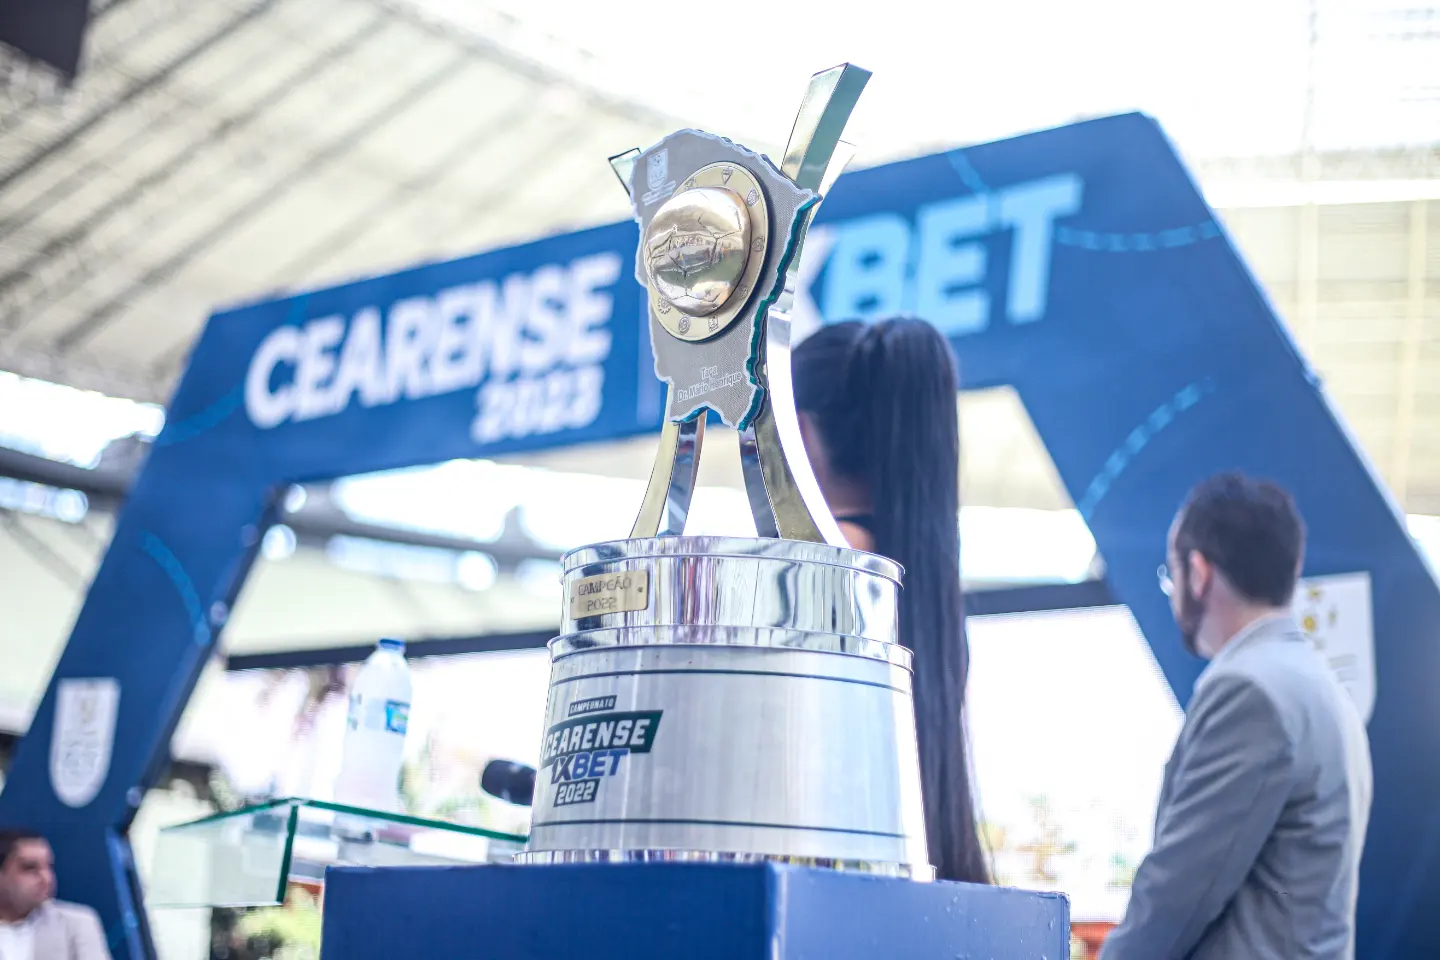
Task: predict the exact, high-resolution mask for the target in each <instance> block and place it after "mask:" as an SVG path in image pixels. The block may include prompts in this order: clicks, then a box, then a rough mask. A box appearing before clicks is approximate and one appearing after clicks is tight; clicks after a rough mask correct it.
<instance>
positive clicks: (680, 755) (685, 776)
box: [517, 537, 934, 879]
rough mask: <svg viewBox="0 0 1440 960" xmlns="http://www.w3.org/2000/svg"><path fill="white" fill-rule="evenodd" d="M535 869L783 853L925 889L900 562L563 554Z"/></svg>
mask: <svg viewBox="0 0 1440 960" xmlns="http://www.w3.org/2000/svg"><path fill="white" fill-rule="evenodd" d="M564 567H565V574H564V581H565V591H566V596H567V598H569V600H568V605H567V609H566V611H565V621H564V627H563V628H562V629H563V633H562V635H561V636H559V637H557V638H556V639H555V640H553V641H551V643H550V650H551V654H552V657H553V666H552V669H551V677H550V697H549V703H548V706H547V710H546V735H545V740H544V745H543V748H542V753H541V765H540V766H541V769H540V772H539V777H538V779H537V786H536V792H535V804H534V810H535V814H534V821H533V823H532V825H531V833H530V842H529V845H528V846H527V848H526V851H525V852H524V853H522V854H520V855H519V856H518V858H517V859H518V860H519V861H520V862H525V863H575V862H589V861H612V860H620V861H626V860H702V861H703V860H722V861H724V860H733V861H747V860H778V861H784V862H791V863H802V864H809V865H816V866H830V867H836V868H839V869H850V870H858V871H864V872H870V873H878V874H884V875H889V876H900V877H912V878H915V879H930V878H931V877H933V875H934V871H933V869H932V868H931V867H930V865H929V864H928V862H927V861H926V848H925V827H924V814H923V810H922V807H921V798H920V770H919V761H918V752H917V749H916V744H915V721H914V709H913V705H912V702H911V674H910V653H909V651H908V650H906V649H905V648H904V647H902V646H900V645H899V644H898V643H897V642H896V601H897V596H898V591H899V588H900V575H901V571H900V568H899V567H898V566H897V565H896V564H894V563H892V562H891V561H889V560H885V559H883V558H881V557H877V556H873V555H870V554H866V553H861V552H858V551H855V550H849V549H845V548H839V547H833V546H830V545H829V544H821V543H809V542H803V541H794V540H781V539H741V538H723V537H657V538H650V539H638V540H620V541H616V542H613V543H602V544H596V545H594V546H590V547H584V548H581V549H579V550H576V551H573V552H572V553H570V554H568V555H567V556H566V557H565V559H564Z"/></svg>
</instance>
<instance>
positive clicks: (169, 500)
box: [0, 114, 1440, 958]
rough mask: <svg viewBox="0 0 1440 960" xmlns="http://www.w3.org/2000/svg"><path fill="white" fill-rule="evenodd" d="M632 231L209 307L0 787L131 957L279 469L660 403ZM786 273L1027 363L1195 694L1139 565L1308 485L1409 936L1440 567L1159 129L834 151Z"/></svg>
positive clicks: (437, 452) (344, 465) (1123, 582)
mask: <svg viewBox="0 0 1440 960" xmlns="http://www.w3.org/2000/svg"><path fill="white" fill-rule="evenodd" d="M620 146H624V145H623V144H622V145H620ZM597 162H603V158H602V159H601V160H597ZM635 246H636V235H635V227H634V225H633V224H631V223H620V224H612V225H608V226H602V227H598V228H595V229H591V230H585V231H580V232H578V233H572V234H567V235H564V236H558V237H552V238H549V239H545V240H541V241H538V242H536V243H530V244H526V245H523V246H517V247H513V248H509V249H505V250H498V251H494V252H490V253H484V254H480V255H478V256H474V257H468V258H465V259H461V260H456V261H451V262H446V263H437V264H429V265H425V266H421V267H416V268H414V269H410V270H405V271H402V272H400V273H396V274H393V275H389V276H384V277H377V278H373V279H367V280H362V281H359V282H355V283H350V284H346V285H343V286H339V287H334V288H331V289H327V290H318V291H312V292H309V293H304V294H300V295H297V296H293V297H287V298H284V299H281V300H274V301H268V302H263V303H255V304H250V305H246V306H241V307H237V308H235V309H230V310H226V311H223V312H221V313H217V314H216V315H215V316H213V317H212V318H211V319H210V321H209V323H208V324H207V326H206V328H205V331H204V333H203V334H202V336H201V338H200V340H199V341H198V343H197V345H196V347H195V349H194V352H193V354H192V356H191V359H190V365H189V368H188V369H187V371H186V373H185V375H184V377H183V379H182V381H181V383H180V386H179V388H178V389H177V391H176V394H175V396H174V399H173V400H172V402H171V404H170V408H169V411H168V419H167V422H166V426H165V429H164V431H163V432H162V433H161V434H160V436H159V437H158V438H157V439H156V442H155V445H154V448H153V449H152V452H151V454H150V457H149V460H148V462H147V463H146V464H145V467H144V469H143V471H142V472H141V474H140V476H139V479H138V480H137V482H136V485H135V487H134V489H133V491H132V493H131V495H130V498H129V500H128V501H127V503H126V504H125V507H124V510H123V512H122V514H121V516H120V518H119V522H118V524H117V527H116V532H115V536H114V540H113V542H112V543H111V546H110V549H109V551H108V553H107V554H106V557H105V559H104V562H103V563H102V565H101V567H100V570H99V572H98V573H97V575H96V577H95V581H94V583H93V584H92V587H91V590H90V593H89V596H88V597H87V598H86V601H85V605H84V607H83V609H82V611H81V613H80V616H79V618H78V620H77V622H76V624H75V627H74V632H73V633H72V635H71V638H70V642H69V644H68V646H67V647H66V649H65V651H64V654H63V655H62V657H61V660H60V662H59V664H58V666H57V667H56V670H55V674H54V676H53V678H52V680H51V682H50V687H49V689H48V690H47V692H46V694H45V697H44V699H43V701H42V702H41V704H40V707H39V709H38V711H37V713H36V716H35V719H34V723H33V725H32V727H31V731H30V733H29V735H27V737H26V738H25V740H24V741H23V742H22V744H21V746H20V749H19V751H18V753H17V756H16V760H15V765H14V769H13V770H12V772H11V775H10V779H9V782H8V785H7V789H6V790H5V791H4V793H3V794H0V822H14V823H24V824H27V825H30V826H34V827H37V828H40V829H43V830H45V831H46V832H47V833H49V834H50V836H51V837H52V838H54V840H55V845H56V849H57V853H58V855H59V859H60V863H59V866H60V876H61V885H62V887H61V893H62V895H63V896H66V897H68V898H71V899H76V900H80V901H83V902H87V903H90V904H93V905H95V906H96V907H97V909H99V910H100V912H101V915H102V917H103V918H104V920H105V922H106V923H107V925H108V929H109V930H110V935H111V941H112V946H113V947H114V948H115V950H116V954H117V956H118V957H135V958H138V957H143V956H148V955H149V949H150V948H149V945H148V941H149V937H148V933H147V931H146V927H145V917H144V911H143V909H141V906H140V897H141V893H140V891H139V886H138V882H137V881H136V880H135V877H134V870H133V866H132V865H131V863H130V854H129V848H128V845H127V844H126V841H125V836H124V835H125V830H126V827H127V826H128V824H129V822H130V820H131V818H132V816H133V814H134V810H135V808H136V806H137V805H138V803H139V801H140V799H141V797H142V795H143V790H144V789H145V788H146V787H148V786H150V785H151V784H152V783H153V782H154V778H155V777H156V776H158V774H159V772H160V770H161V769H162V768H163V765H164V763H165V762H166V760H167V757H168V749H167V748H168V744H169V738H170V735H171V733H172V732H173V730H174V727H175V724H176V723H177V722H178V719H179V717H180V714H181V712H182V710H183V709H184V706H185V703H186V701H187V699H188V698H189V696H190V693H191V690H192V688H193V686H194V684H195V682H196V679H197V678H198V676H199V673H200V670H201V668H202V666H203V665H204V663H205V661H206V659H207V658H208V657H209V656H210V655H211V653H212V651H213V649H214V646H215V644H216V643H217V641H218V638H219V636H220V634H221V632H222V631H223V629H224V625H225V621H226V619H227V617H228V615H229V611H230V607H231V605H232V604H233V602H234V599H235V597H236V595H237V594H238V592H239V589H240V586H241V584H242V583H243V581H244V578H245V574H246V572H247V570H248V569H249V566H250V564H251V563H252V562H253V559H254V556H255V553H256V550H257V549H258V543H259V540H260V535H261V533H263V530H264V528H265V526H266V525H267V524H268V523H269V522H271V521H272V520H273V518H274V516H275V515H276V504H277V502H278V498H279V497H280V496H281V495H282V493H283V490H284V489H285V487H286V486H287V485H289V484H291V483H296V482H303V481H317V480H323V479H328V478H333V477H338V476H345V475H351V474H357V473H367V472H371V471H376V470H383V469H390V468H397V467H404V466H412V465H418V464H425V463H434V462H438V461H443V460H447V459H452V458H458V457H486V456H494V455H498V454H503V453H507V452H517V451H522V450H534V449H541V448H546V447H556V446H563V445H566V444H574V443H582V442H592V441H598V440H607V439H615V438H620V437H626V436H632V435H636V434H640V433H647V432H650V431H653V430H655V429H656V428H657V427H658V425H659V421H660V410H661V389H660V384H659V382H658V381H657V380H656V379H655V376H654V372H653V366H652V362H651V359H650V351H649V343H648V341H647V339H646V334H645V333H643V332H642V331H644V330H645V329H646V326H645V324H644V323H643V315H642V311H643V309H644V307H643V302H642V298H641V291H640V288H639V287H638V286H637V285H636V284H635V283H634V281H633V279H631V278H632V277H633V260H632V258H633V255H634V250H635ZM802 280H803V286H804V289H803V290H802V292H801V294H800V296H799V297H798V298H797V304H796V310H797V315H798V320H799V321H800V322H802V323H803V322H805V321H806V320H807V319H809V320H812V321H813V319H814V318H816V317H820V316H824V317H826V318H828V319H831V320H840V319H845V318H850V317H878V316H883V315H887V314H891V313H896V312H910V313H916V314H919V315H922V316H924V317H926V318H927V319H929V320H931V321H932V322H934V323H936V324H937V325H938V326H940V328H941V329H942V330H944V331H945V332H946V333H947V334H948V335H949V337H950V338H951V341H952V343H953V344H954V346H955V349H956V351H957V354H958V356H959V359H960V365H961V376H962V380H963V381H964V386H965V387H967V388H972V389H974V388H982V387H992V386H999V385H1009V386H1012V387H1013V388H1014V389H1015V390H1016V391H1017V393H1018V395H1019V396H1020V398H1021V400H1022V401H1023V402H1024V404H1025V407H1026V409H1027V411H1028V413H1029V415H1030V417H1031V419H1032V420H1033V422H1034V424H1035V426H1036V428H1037V430H1038V432H1039V434H1040V436H1041V438H1042V439H1043V440H1044V442H1045V445H1046V447H1047V449H1048V450H1049V452H1050V455H1051V457H1052V459H1053V460H1054V462H1055V465H1056V468H1057V470H1058V472H1059V475H1060V477H1061V479H1062V481H1063V482H1064V484H1065V486H1066V488H1067V490H1068V491H1069V492H1070V495H1071V496H1072V497H1073V498H1074V501H1075V503H1076V505H1077V506H1078V507H1079V509H1080V511H1081V512H1082V513H1083V515H1084V516H1085V518H1086V520H1087V522H1088V523H1089V525H1090V528H1091V530H1092V531H1093V533H1094V535H1095V539H1096V542H1097V544H1098V546H1099V549H1100V551H1101V553H1102V555H1103V556H1104V558H1105V562H1106V576H1107V579H1108V580H1109V583H1110V586H1111V589H1112V591H1113V592H1114V594H1115V595H1116V596H1117V597H1118V598H1119V599H1120V600H1121V601H1122V602H1124V603H1126V604H1127V605H1128V606H1129V608H1130V609H1131V611H1132V612H1133V613H1134V616H1135V618H1136V620H1137V621H1138V623H1139V624H1140V627H1141V629H1142V630H1143V632H1144V634H1145V636H1146V638H1147V639H1148V641H1149V642H1150V644H1151V646H1152V648H1153V650H1154V652H1155V657H1156V660H1157V661H1158V662H1159V664H1160V666H1161V668H1162V670H1163V671H1164V673H1165V676H1166V678H1167V680H1168V681H1169V683H1170V685H1171V686H1172V688H1173V689H1174V691H1175V693H1176V696H1177V697H1178V698H1179V700H1180V702H1181V703H1182V704H1183V703H1185V702H1186V701H1187V700H1188V697H1189V694H1190V690H1191V686H1192V684H1193V682H1194V680H1195V678H1196V676H1197V675H1198V673H1199V670H1200V668H1201V666H1202V664H1201V663H1199V662H1198V661H1196V660H1195V659H1193V658H1192V657H1190V656H1189V655H1188V654H1187V653H1185V652H1184V650H1183V648H1182V647H1181V644H1180V641H1179V638H1178V635H1177V633H1176V631H1175V628H1174V625H1173V623H1172V622H1171V619H1170V614H1169V608H1168V603H1167V601H1166V600H1165V598H1164V597H1163V596H1162V595H1161V594H1160V592H1159V590H1158V589H1157V587H1156V582H1155V570H1156V567H1157V565H1158V564H1160V563H1161V562H1162V561H1163V559H1164V540H1165V532H1166V529H1167V528H1168V525H1169V523H1170V520H1171V517H1172V515H1173V513H1174V511H1175V509H1176V507H1177V506H1178V504H1179V503H1180V501H1181V499H1182V497H1183V496H1184V494H1185V492H1186V491H1187V490H1188V489H1189V487H1190V486H1191V485H1193V484H1194V483H1195V482H1196V481H1198V480H1200V479H1201V478H1203V477H1204V476H1206V475H1208V474H1210V473H1212V472H1214V471H1217V470H1221V469H1226V468H1240V469H1244V470H1246V471H1249V472H1251V473H1255V474H1260V475H1264V476H1269V477H1273V478H1275V479H1278V480H1280V481H1282V482H1284V483H1285V484H1286V485H1287V486H1289V487H1290V488H1291V489H1292V490H1293V491H1294V493H1295V495H1296V497H1297V499H1298V501H1299V504H1300V506H1301V509H1302V510H1303V512H1304V514H1305V516H1306V519H1307V521H1308V523H1309V527H1310V537H1311V539H1310V549H1309V554H1308V557H1307V560H1306V569H1305V574H1306V575H1307V576H1324V575H1329V574H1351V573H1364V574H1368V576H1369V579H1370V584H1371V590H1372V595H1373V598H1374V624H1373V627H1374V642H1375V670H1376V679H1375V684H1376V689H1377V691H1378V692H1377V697H1376V700H1375V706H1374V712H1373V716H1372V718H1371V720H1370V723H1369V730H1370V736H1371V741H1372V751H1373V755H1374V763H1375V785H1376V791H1375V806H1374V814H1373V817H1372V821H1371V829H1370V833H1369V838H1368V843H1367V848H1366V855H1365V861H1364V866H1363V873H1362V892H1361V903H1360V943H1359V955H1361V956H1364V957H1373V958H1388V957H1394V958H1402V957H1403V958H1409V957H1415V956H1421V955H1425V954H1426V952H1427V951H1428V950H1429V949H1430V948H1431V945H1433V944H1434V943H1435V942H1437V940H1440V914H1436V913H1435V912H1434V911H1426V910H1423V909H1421V906H1422V905H1423V904H1425V903H1435V902H1440V763H1437V761H1436V759H1435V758H1437V757H1440V707H1437V706H1436V705H1435V704H1436V703H1437V700H1436V699H1435V698H1434V697H1433V696H1432V695H1431V687H1432V686H1433V683H1434V678H1436V677H1437V676H1440V642H1437V637H1440V588H1437V584H1436V580H1435V577H1434V575H1433V573H1432V572H1431V571H1430V570H1429V568H1428V567H1427V566H1426V565H1425V563H1424V561H1423V560H1422V559H1421V557H1420V555H1419V553H1418V552H1417V550H1416V548H1415V546H1414V544H1413V542H1412V541H1411V540H1410V538H1409V536H1408V534H1407V533H1406V530H1405V526H1404V518H1403V516H1402V515H1401V514H1400V512H1399V511H1398V509H1397V508H1396V506H1395V504H1394V503H1392V502H1391V500H1390V499H1389V497H1388V495H1387V494H1386V492H1385V491H1384V489H1383V487H1382V486H1381V484H1380V483H1379V481H1378V480H1377V478H1376V476H1375V473H1374V471H1373V470H1372V469H1371V468H1370V466H1369V465H1368V464H1367V462H1366V461H1365V459H1364V457H1363V455H1362V454H1361V453H1360V452H1359V451H1358V450H1357V449H1356V447H1355V445H1354V443H1353V441H1352V440H1351V438H1350V437H1349V435H1348V434H1347V433H1346V431H1345V429H1344V428H1343V426H1342V425H1341V423H1340V421H1339V419H1338V418H1337V416H1336V414H1335V412H1334V410H1333V409H1332V407H1331V405H1330V403H1329V402H1328V400H1327V399H1326V397H1325V395H1324V392H1323V389H1322V388H1321V385H1320V383H1319V380H1318V378H1317V377H1316V375H1315V374H1314V372H1313V371H1312V370H1311V369H1310V368H1309V367H1308V366H1307V364H1306V362H1305V360H1304V358H1303V357H1301V356H1300V355H1299V353H1298V352H1297V351H1296V349H1295V346H1294V344H1293V343H1292V341H1291V340H1290V338H1289V336H1288V334H1287V333H1286V331H1285V330H1284V328H1283V326H1282V325H1281V323H1280V322H1279V320H1278V319H1277V317H1276V314H1275V311H1274V310H1273V308H1272V307H1271V306H1270V304H1269V303H1268V302H1267V300H1266V298H1265V296H1264V293H1263V291H1262V290H1261V289H1260V288H1259V287H1258V285H1257V284H1256V282H1255V280H1254V278H1253V277H1252V276H1251V275H1250V273H1249V271H1248V270H1247V269H1246V267H1245V266H1244V264H1243V263H1242V261H1241V259H1240V258H1239V256H1238V255H1237V253H1236V250H1235V248H1234V245H1233V244H1232V243H1231V241H1230V239H1229V238H1228V237H1227V235H1226V233H1225V231H1224V229H1223V227H1222V226H1221V225H1220V224H1219V223H1218V222H1217V221H1216V219H1215V216H1214V214H1213V212H1212V211H1211V210H1210V209H1209V208H1208V207H1207V206H1206V205H1205V203H1204V201H1203V199H1202V198H1201V196H1200V194H1199V192H1198V191H1197V189H1196V188H1195V186H1194V184H1193V182H1192V180H1191V178H1190V177H1189V175H1188V174H1187V172H1186V171H1185V169H1184V167H1183V166H1182V165H1181V163H1180V162H1179V160H1178V159H1177V157H1176V155H1175V152H1174V151H1173V149H1172V148H1171V146H1170V145H1169V143H1168V142H1167V140H1166V138H1165V137H1164V135H1163V133H1162V132H1161V131H1160V129H1159V127H1158V126H1157V125H1156V124H1155V123H1154V122H1153V121H1152V120H1150V119H1148V118H1146V117H1143V116H1140V115H1135V114H1131V115H1125V116H1118V117H1110V118H1106V119H1102V120H1095V121H1090V122H1086V123H1081V124H1075V125H1072V126H1067V127H1062V128H1059V129H1055V130H1049V131H1044V132H1040V133H1035V134H1030V135H1027V136H1023V137H1019V138H1015V139H1012V140H1006V141H1001V142H997V143H991V144H984V145H980V146H975V147H971V148H967V149H965V150H958V151H952V152H949V153H942V154H935V155H932V156H927V157H922V158H919V159H915V160H910V161H905V162H902V163H895V164H890V165H886V166H881V167H876V168H872V169H869V170H863V171H858V172H855V173H850V174H847V175H845V176H844V177H842V178H841V179H840V181H839V182H838V183H837V185H836V187H835V188H834V190H833V191H832V194H831V196H830V197H829V198H828V199H827V201H826V203H825V204H824V206H823V207H822V208H821V215H820V217H819V218H818V221H817V224H816V226H815V228H814V229H813V230H812V234H811V239H810V241H809V242H808V243H807V248H806V260H805V263H804V277H803V278H802ZM618 532H619V531H617V533H618Z"/></svg>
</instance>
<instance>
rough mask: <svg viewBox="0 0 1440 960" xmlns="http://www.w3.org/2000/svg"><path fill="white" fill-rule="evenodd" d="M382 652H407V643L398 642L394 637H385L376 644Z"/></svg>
mask: <svg viewBox="0 0 1440 960" xmlns="http://www.w3.org/2000/svg"><path fill="white" fill-rule="evenodd" d="M376 646H378V647H379V648H380V649H381V650H394V651H395V652H396V653H404V652H405V641H404V640H396V639H394V638H393V637H384V638H382V639H381V640H380V642H379V643H378V644H376Z"/></svg>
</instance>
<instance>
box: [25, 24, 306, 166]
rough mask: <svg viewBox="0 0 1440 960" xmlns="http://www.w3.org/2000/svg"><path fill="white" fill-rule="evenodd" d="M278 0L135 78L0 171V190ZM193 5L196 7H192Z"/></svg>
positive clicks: (220, 29) (221, 40) (214, 45)
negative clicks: (75, 121) (105, 101)
mask: <svg viewBox="0 0 1440 960" xmlns="http://www.w3.org/2000/svg"><path fill="white" fill-rule="evenodd" d="M278 2H279V0H258V2H256V3H255V4H254V5H253V6H251V7H250V8H249V9H247V10H244V11H242V12H241V13H240V14H239V15H237V16H235V17H231V18H230V19H229V20H226V21H225V22H224V23H223V24H221V25H220V27H219V29H217V30H213V31H211V32H210V33H208V34H206V35H205V36H204V37H202V38H201V39H200V40H198V41H197V42H195V43H193V44H191V45H190V46H189V47H187V48H186V49H184V50H182V51H181V52H180V53H179V54H178V55H176V56H175V57H173V58H171V59H170V61H169V62H167V63H166V64H165V65H164V66H163V67H161V68H160V69H159V70H156V71H155V72H154V73H152V74H150V75H149V76H146V77H144V78H143V79H141V80H138V81H136V82H135V83H133V84H131V85H130V86H129V87H127V88H126V89H125V90H124V92H122V93H121V94H120V96H119V97H117V98H116V99H115V100H114V101H112V102H110V103H106V104H103V105H101V106H99V107H96V108H95V109H94V110H91V111H90V112H89V113H88V114H86V115H85V117H83V118H82V119H81V120H80V122H79V123H77V124H75V125H74V126H73V127H71V128H70V129H68V130H66V131H65V133H63V134H62V135H60V136H59V137H58V138H56V139H55V140H54V141H52V142H50V143H48V144H46V145H45V146H44V147H42V148H40V149H39V150H36V151H35V152H34V153H32V154H31V155H30V156H28V157H26V158H25V159H24V160H22V161H21V162H20V163H19V164H18V165H17V166H16V167H15V168H14V169H13V170H10V171H8V172H6V173H5V174H3V175H0V190H4V189H5V188H6V187H8V186H10V184H12V183H14V182H15V181H16V180H18V179H20V178H21V177H23V176H25V175H26V174H28V173H29V172H30V171H32V170H34V169H35V168H37V167H39V166H40V165H41V164H42V163H44V162H45V161H46V160H48V159H50V158H51V157H53V156H55V155H56V154H57V153H59V152H61V151H62V150H65V149H66V148H68V147H70V146H71V145H72V144H74V143H75V142H76V141H77V140H79V139H80V138H81V137H83V136H84V135H85V134H86V133H89V132H90V131H91V130H93V129H94V128H95V127H96V126H98V125H99V124H100V123H101V122H102V121H103V120H104V119H105V118H106V117H107V116H109V115H110V113H112V112H113V111H114V110H116V109H118V108H119V107H123V106H125V105H126V104H128V103H130V102H132V101H134V100H136V99H138V98H140V97H142V96H144V95H145V94H146V93H148V92H150V91H151V90H154V89H156V88H158V87H159V86H160V85H161V84H163V83H165V82H166V81H167V80H169V79H170V78H171V77H173V76H174V75H175V74H176V73H178V72H179V71H180V70H181V69H183V68H184V67H185V66H187V65H188V64H191V63H193V62H195V61H196V60H197V59H199V58H200V57H201V56H202V55H204V54H205V53H207V52H208V51H210V50H212V49H214V48H215V47H217V46H220V45H221V44H223V43H224V42H225V41H226V40H227V39H228V38H229V37H230V36H232V35H233V34H234V33H235V31H236V30H237V29H239V28H240V27H242V26H244V25H245V24H246V23H249V22H250V21H251V20H254V19H256V18H257V17H260V16H261V15H263V14H264V13H266V12H267V11H268V10H269V9H270V8H271V7H273V6H274V5H275V4H276V3H278ZM192 9H197V8H194V7H192Z"/></svg>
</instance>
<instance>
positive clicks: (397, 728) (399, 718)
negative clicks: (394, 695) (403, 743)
mask: <svg viewBox="0 0 1440 960" xmlns="http://www.w3.org/2000/svg"><path fill="white" fill-rule="evenodd" d="M409 725H410V704H408V703H401V702H400V701H398V700H386V701H385V729H386V730H389V731H390V732H391V733H398V734H400V735H401V736H404V735H405V728H406V727H408V726H409Z"/></svg>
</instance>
